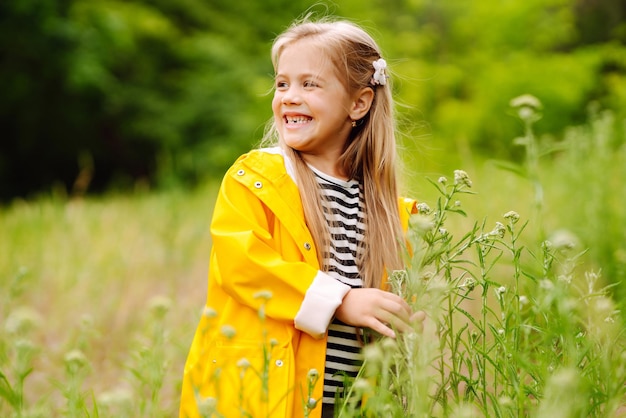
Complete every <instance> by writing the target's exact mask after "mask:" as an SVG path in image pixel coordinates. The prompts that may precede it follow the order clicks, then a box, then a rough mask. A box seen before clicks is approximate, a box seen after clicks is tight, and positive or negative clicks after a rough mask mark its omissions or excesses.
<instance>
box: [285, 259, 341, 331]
mask: <svg viewBox="0 0 626 418" xmlns="http://www.w3.org/2000/svg"><path fill="white" fill-rule="evenodd" d="M350 289H351V287H350V286H349V285H347V284H344V283H341V282H340V281H339V280H337V279H335V278H333V277H331V276H329V275H328V274H326V273H323V272H321V271H319V272H318V273H317V276H315V279H314V280H313V283H311V286H310V287H309V288H308V290H307V291H306V294H305V295H304V300H303V301H302V305H300V310H299V311H298V313H297V314H296V318H295V320H294V323H295V327H296V329H299V330H300V331H304V332H306V333H307V334H309V335H311V336H312V337H313V338H318V339H319V338H323V337H324V335H326V330H327V329H328V325H329V324H330V321H331V319H332V317H333V315H334V314H335V311H336V310H337V308H338V307H339V305H341V302H342V301H343V297H344V296H345V295H346V293H348V291H350Z"/></svg>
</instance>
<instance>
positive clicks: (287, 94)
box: [280, 86, 302, 105]
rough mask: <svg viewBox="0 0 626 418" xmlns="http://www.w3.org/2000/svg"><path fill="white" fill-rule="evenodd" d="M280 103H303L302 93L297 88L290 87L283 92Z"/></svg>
mask: <svg viewBox="0 0 626 418" xmlns="http://www.w3.org/2000/svg"><path fill="white" fill-rule="evenodd" d="M282 93H283V94H282V97H281V99H280V102H281V103H282V104H285V105H289V104H299V103H300V102H301V101H302V98H301V96H300V92H299V91H298V89H297V88H296V87H293V86H290V87H289V88H288V89H286V90H284V91H283V92H282Z"/></svg>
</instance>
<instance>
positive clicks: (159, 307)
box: [148, 296, 172, 318]
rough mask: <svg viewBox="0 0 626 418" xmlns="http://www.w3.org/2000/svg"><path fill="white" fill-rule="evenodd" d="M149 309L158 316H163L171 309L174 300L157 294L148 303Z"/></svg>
mask: <svg viewBox="0 0 626 418" xmlns="http://www.w3.org/2000/svg"><path fill="white" fill-rule="evenodd" d="M148 306H149V308H148V309H149V310H150V312H151V313H152V315H154V316H155V317H156V318H163V317H164V316H165V314H167V312H168V311H169V310H170V307H171V306H172V301H171V299H170V298H168V297H166V296H155V297H153V298H152V299H150V302H149V303H148Z"/></svg>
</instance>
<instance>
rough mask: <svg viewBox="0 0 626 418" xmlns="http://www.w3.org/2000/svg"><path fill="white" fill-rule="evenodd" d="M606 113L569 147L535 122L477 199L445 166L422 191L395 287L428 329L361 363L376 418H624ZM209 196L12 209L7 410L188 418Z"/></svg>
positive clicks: (610, 133)
mask: <svg viewBox="0 0 626 418" xmlns="http://www.w3.org/2000/svg"><path fill="white" fill-rule="evenodd" d="M611 118H612V115H611V114H609V113H592V115H591V117H590V122H589V123H588V124H587V125H585V126H582V127H577V128H572V129H571V130H570V131H569V132H568V134H567V135H566V138H565V140H564V141H562V142H559V143H554V142H552V141H550V140H549V139H541V140H540V139H537V138H534V136H533V132H532V124H533V123H535V122H536V121H535V120H528V121H527V122H529V123H528V124H527V125H526V128H527V130H526V131H525V133H524V136H523V137H522V138H525V140H526V142H524V141H523V140H521V141H518V142H519V143H522V145H523V146H525V147H526V150H527V151H528V146H529V142H528V141H532V146H533V147H536V148H535V151H536V153H535V154H533V153H532V152H530V153H528V154H526V158H525V159H524V161H523V162H522V163H521V164H520V165H519V166H512V165H510V164H508V167H507V168H508V170H503V169H502V168H500V167H498V165H497V164H495V163H494V162H489V161H467V162H466V163H467V164H466V166H465V167H458V168H463V169H465V170H466V171H467V172H468V173H469V176H470V178H471V180H472V187H471V188H470V187H468V186H469V184H468V183H467V182H464V181H463V180H462V177H458V176H457V180H456V181H455V179H454V176H453V175H452V170H450V171H449V172H446V173H441V174H440V173H434V175H420V176H417V177H416V178H414V179H413V180H414V182H413V184H412V185H411V186H412V187H411V189H412V190H414V191H415V194H416V195H417V196H418V197H419V198H420V200H421V201H422V202H423V203H426V204H428V205H429V206H430V208H431V210H432V211H431V213H430V214H425V213H424V215H423V217H419V218H416V219H414V221H415V223H414V225H413V228H412V229H411V231H412V232H411V234H412V235H411V236H412V244H413V250H415V252H414V253H412V254H411V255H410V256H411V260H412V264H411V268H410V269H408V271H406V272H404V273H397V274H396V275H394V277H395V280H396V282H395V283H396V286H395V289H396V291H397V292H399V293H401V294H403V295H404V296H405V297H406V298H407V300H409V301H411V303H413V304H414V306H415V307H416V308H419V309H424V310H425V311H426V312H428V314H429V319H428V320H427V322H426V325H425V329H424V330H423V331H420V332H416V333H412V334H408V335H403V336H402V337H401V338H399V339H398V340H397V341H390V340H382V341H379V342H378V343H375V344H372V345H371V346H369V347H368V348H367V349H366V350H365V353H364V354H365V358H366V363H365V367H364V368H363V370H362V375H361V376H362V377H367V379H359V380H357V382H355V385H354V386H353V393H355V394H367V395H368V398H369V401H368V403H367V405H368V408H370V412H372V413H374V414H380V415H381V416H398V417H400V416H437V417H444V416H446V417H447V416H450V417H452V416H454V417H461V416H494V417H519V416H540V417H587V416H597V417H605V416H606V417H616V416H626V413H625V412H624V408H623V406H624V405H625V404H626V398H625V397H624V395H625V390H626V388H625V386H624V385H625V379H626V356H625V355H624V351H625V349H626V339H625V336H624V332H623V330H624V319H623V318H624V317H623V304H622V303H621V302H620V301H621V300H622V297H621V296H620V295H626V292H624V290H623V289H624V285H622V284H619V282H620V280H622V279H623V278H624V272H625V271H626V267H625V266H626V256H625V255H624V254H626V235H625V234H626V228H625V227H624V225H626V209H624V207H623V204H622V203H621V202H622V199H623V196H624V195H626V182H624V181H623V180H624V179H626V168H625V167H626V150H625V148H624V146H623V145H622V146H621V148H620V147H617V146H616V143H618V142H619V141H618V139H619V138H618V136H619V133H618V131H617V130H616V129H615V126H617V124H614V123H613V121H612V120H611ZM616 138H617V139H616ZM621 143H622V144H623V143H624V141H623V140H622V142H621ZM535 151H533V152H535ZM533 155H534V156H533ZM533 158H534V159H535V160H534V162H533V161H532V159H533ZM501 165H502V164H501ZM454 168H457V167H454ZM442 175H443V176H446V177H447V181H446V182H444V181H443V180H441V181H438V179H439V177H440V176H442ZM216 187H217V186H216V185H215V184H208V185H206V186H204V187H201V188H198V189H196V190H192V191H186V192H183V191H163V192H142V193H137V194H136V195H129V196H122V195H109V196H105V197H102V198H77V199H68V198H64V197H58V196H56V197H55V196H51V197H41V198H38V199H34V200H32V201H16V202H14V203H13V204H11V205H10V206H8V207H5V208H2V209H0V254H1V256H0V286H1V287H2V289H3V291H2V292H1V293H0V326H1V327H0V372H1V373H2V374H1V375H0V416H3V417H5V416H6V417H51V416H52V417H56V416H71V417H74V416H76V417H78V416H80V417H83V416H92V417H95V416H103V417H109V416H115V417H170V416H174V415H176V412H177V408H178V394H179V390H180V382H181V379H182V370H183V364H184V361H185V358H186V355H187V349H188V347H189V344H190V343H191V338H192V336H193V332H194V331H195V327H196V325H197V321H198V318H199V315H200V314H201V311H202V307H203V304H204V301H205V289H206V282H205V281H206V271H207V267H208V258H209V251H210V244H211V243H210V237H209V234H208V227H209V222H210V218H211V211H212V207H213V202H214V198H215V193H216V191H217V188H216ZM538 190H540V191H541V193H539V192H538ZM467 192H472V193H475V194H467ZM510 211H515V212H516V213H517V214H518V215H519V220H518V219H517V217H516V216H514V215H512V214H509V215H508V216H507V217H504V215H505V214H507V213H508V212H510ZM497 222H499V223H500V225H498V224H497ZM546 241H548V242H550V244H549V245H547V244H546ZM611 285H615V287H610V286H611ZM607 286H609V287H607ZM270 337H271V336H270ZM379 349H382V350H384V351H382V352H384V353H387V354H389V353H393V355H385V356H383V355H381V351H379ZM374 389H375V390H374ZM357 415H358V414H357V412H356V411H355V410H354V409H353V405H352V404H351V403H350V402H347V403H346V404H345V405H344V407H343V414H342V416H344V417H349V416H357Z"/></svg>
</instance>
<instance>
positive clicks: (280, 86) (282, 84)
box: [276, 80, 289, 90]
mask: <svg viewBox="0 0 626 418" xmlns="http://www.w3.org/2000/svg"><path fill="white" fill-rule="evenodd" d="M288 87H289V84H287V82H286V81H280V80H279V81H276V90H285V89H286V88H288Z"/></svg>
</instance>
